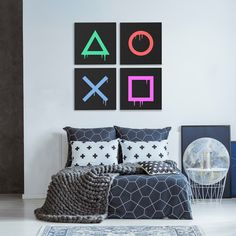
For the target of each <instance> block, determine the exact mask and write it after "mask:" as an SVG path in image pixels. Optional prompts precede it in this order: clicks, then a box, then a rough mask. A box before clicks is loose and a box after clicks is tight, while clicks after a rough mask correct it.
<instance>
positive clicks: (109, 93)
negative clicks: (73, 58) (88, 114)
mask: <svg viewBox="0 0 236 236" xmlns="http://www.w3.org/2000/svg"><path fill="white" fill-rule="evenodd" d="M115 109H116V69H113V68H77V69H75V110H115Z"/></svg>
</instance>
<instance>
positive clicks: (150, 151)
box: [120, 139, 169, 163]
mask: <svg viewBox="0 0 236 236" xmlns="http://www.w3.org/2000/svg"><path fill="white" fill-rule="evenodd" d="M120 144H121V149H122V157H123V162H124V163H126V162H131V163H135V162H142V161H164V160H167V159H168V157H169V151H168V142H167V140H166V139H165V140H162V141H148V142H145V141H136V142H132V141H127V140H124V139H122V140H120Z"/></svg>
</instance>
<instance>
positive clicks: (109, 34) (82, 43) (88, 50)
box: [75, 23, 116, 65]
mask: <svg viewBox="0 0 236 236" xmlns="http://www.w3.org/2000/svg"><path fill="white" fill-rule="evenodd" d="M115 63H116V23H75V64H76V65H79V64H115Z"/></svg>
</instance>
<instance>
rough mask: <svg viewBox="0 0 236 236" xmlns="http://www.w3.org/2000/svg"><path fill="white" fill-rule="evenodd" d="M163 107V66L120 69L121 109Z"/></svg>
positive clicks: (158, 108)
mask: <svg viewBox="0 0 236 236" xmlns="http://www.w3.org/2000/svg"><path fill="white" fill-rule="evenodd" d="M161 108H162V90H161V68H138V69H137V68H122V69H120V109H121V110H145V109H157V110H160V109H161Z"/></svg>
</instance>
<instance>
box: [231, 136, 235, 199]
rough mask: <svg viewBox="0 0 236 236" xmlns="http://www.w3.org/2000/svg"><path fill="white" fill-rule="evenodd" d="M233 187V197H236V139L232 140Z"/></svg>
mask: <svg viewBox="0 0 236 236" xmlns="http://www.w3.org/2000/svg"><path fill="white" fill-rule="evenodd" d="M231 188H232V197H236V141H232V142H231Z"/></svg>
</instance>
